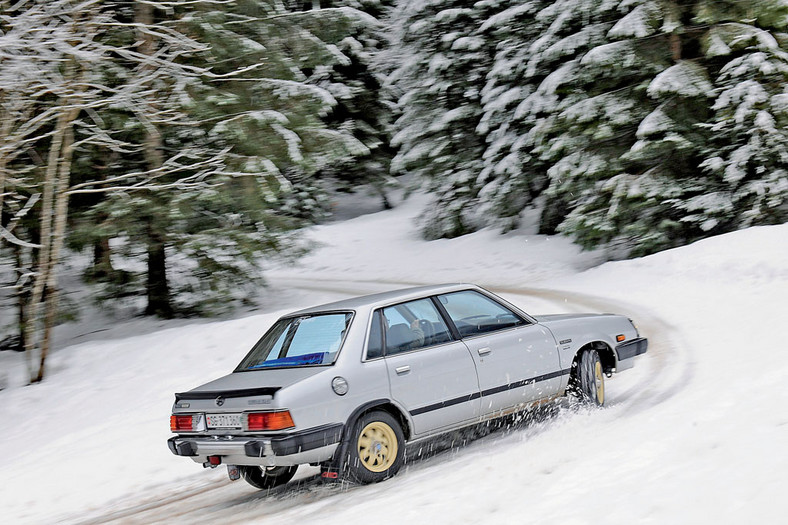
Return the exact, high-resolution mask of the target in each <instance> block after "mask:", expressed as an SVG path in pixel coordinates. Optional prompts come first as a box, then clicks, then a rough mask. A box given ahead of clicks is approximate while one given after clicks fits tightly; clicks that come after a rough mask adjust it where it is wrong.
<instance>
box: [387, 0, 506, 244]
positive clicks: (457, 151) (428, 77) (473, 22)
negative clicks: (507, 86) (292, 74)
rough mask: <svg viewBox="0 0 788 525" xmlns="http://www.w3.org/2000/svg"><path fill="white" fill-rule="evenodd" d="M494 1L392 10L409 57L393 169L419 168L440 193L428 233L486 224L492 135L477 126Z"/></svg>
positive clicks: (400, 72) (400, 77)
mask: <svg viewBox="0 0 788 525" xmlns="http://www.w3.org/2000/svg"><path fill="white" fill-rule="evenodd" d="M489 4H490V3H488V2H477V3H474V4H470V5H469V4H468V3H467V2H460V1H456V0H443V1H436V2H421V1H416V0H412V1H405V2H403V3H402V4H401V5H400V6H399V7H398V8H397V10H396V11H395V13H394V14H393V15H392V20H391V24H392V25H393V27H395V28H397V29H398V34H397V35H396V36H395V42H396V44H395V45H397V46H398V48H399V53H400V54H401V56H402V57H403V60H404V61H403V63H402V64H401V65H400V66H399V68H398V69H397V70H396V71H395V72H394V73H393V75H392V78H393V82H394V84H395V86H396V88H397V89H399V90H401V92H402V93H403V94H402V96H401V97H400V98H399V108H400V111H401V115H400V117H399V118H398V120H397V122H396V124H395V127H396V134H395V136H394V144H395V145H396V146H399V147H400V150H399V152H398V153H397V155H396V156H395V158H394V161H393V163H392V170H393V171H394V172H395V173H399V172H409V173H413V174H414V175H415V176H416V177H417V178H418V179H420V180H422V181H424V184H425V185H426V187H427V188H428V189H429V190H430V191H432V192H434V193H435V202H434V203H433V205H431V206H430V207H429V209H428V211H427V212H425V215H424V217H422V219H423V225H422V229H423V233H424V234H425V235H426V236H427V237H428V238H438V237H453V236H457V235H462V234H464V233H467V232H469V231H471V230H473V229H475V228H477V227H479V226H480V225H481V224H483V221H482V219H481V217H479V215H478V206H477V202H478V195H479V190H480V183H481V181H480V180H479V177H480V174H481V172H482V170H483V168H484V165H483V160H482V158H483V155H484V150H485V139H484V137H483V136H482V135H480V134H479V132H478V131H477V127H478V125H479V123H480V120H481V118H482V114H483V110H482V94H481V90H482V88H483V86H484V82H485V75H486V73H487V70H488V68H489V65H490V62H491V59H492V54H493V47H494V42H490V41H489V40H487V39H486V38H485V37H484V35H483V34H481V33H480V32H479V28H480V25H481V24H482V22H483V21H484V20H486V19H487V18H489V16H488V10H489V9H491V7H490V5H489Z"/></svg>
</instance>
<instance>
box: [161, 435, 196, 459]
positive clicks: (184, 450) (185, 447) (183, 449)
mask: <svg viewBox="0 0 788 525" xmlns="http://www.w3.org/2000/svg"><path fill="white" fill-rule="evenodd" d="M176 439H178V438H174V437H171V438H170V439H168V440H167V446H168V447H170V452H172V453H173V454H175V455H176V456H196V455H197V453H196V452H195V451H194V447H192V444H191V443H190V442H188V441H181V442H180V443H178V442H176V441H175V440H176Z"/></svg>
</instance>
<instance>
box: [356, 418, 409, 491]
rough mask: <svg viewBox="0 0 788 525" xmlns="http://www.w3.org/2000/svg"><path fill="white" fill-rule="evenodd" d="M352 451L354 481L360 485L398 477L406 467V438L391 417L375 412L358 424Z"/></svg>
mask: <svg viewBox="0 0 788 525" xmlns="http://www.w3.org/2000/svg"><path fill="white" fill-rule="evenodd" d="M348 448H349V450H348V458H347V471H348V474H350V477H351V478H352V479H354V480H355V481H357V482H359V483H377V482H378V481H383V480H384V479H387V478H390V477H391V476H393V475H394V474H396V473H397V471H398V470H399V469H400V467H401V466H402V462H403V458H404V455H405V437H404V435H403V433H402V427H401V426H400V424H399V422H398V421H397V420H396V419H394V417H392V416H391V414H389V413H387V412H382V411H374V412H369V413H368V414H365V415H364V416H362V417H361V419H359V420H358V422H357V423H356V426H355V428H354V431H353V438H352V440H351V442H350V446H349V447H348Z"/></svg>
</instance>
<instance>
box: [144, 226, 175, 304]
mask: <svg viewBox="0 0 788 525" xmlns="http://www.w3.org/2000/svg"><path fill="white" fill-rule="evenodd" d="M147 289H148V290H147V291H148V306H147V308H146V309H145V314H146V315H158V316H160V317H164V318H170V317H172V314H173V312H172V303H171V301H170V287H169V284H168V282H167V256H166V245H165V243H164V239H163V238H162V236H161V235H159V234H158V233H157V232H156V231H155V230H154V229H153V228H152V227H149V228H148V286H147Z"/></svg>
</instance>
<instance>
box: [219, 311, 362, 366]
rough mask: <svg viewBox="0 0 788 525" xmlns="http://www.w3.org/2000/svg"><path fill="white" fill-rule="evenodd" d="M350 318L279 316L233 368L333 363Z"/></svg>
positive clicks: (344, 315)
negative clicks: (236, 366) (281, 317)
mask: <svg viewBox="0 0 788 525" xmlns="http://www.w3.org/2000/svg"><path fill="white" fill-rule="evenodd" d="M352 317H353V314H352V313H349V312H342V313H330V314H316V315H304V316H301V317H289V318H285V319H280V320H279V321H277V322H276V324H275V325H274V326H273V327H271V329H270V330H268V332H266V334H265V335H264V336H263V337H262V339H260V340H259V341H258V342H257V344H256V345H254V348H252V350H251V352H249V354H248V355H247V356H246V357H245V358H244V360H243V361H241V364H240V365H238V368H236V369H235V371H236V372H241V371H244V370H260V369H263V368H292V367H300V366H318V365H330V364H333V362H334V360H335V359H336V356H337V354H338V353H339V348H340V347H341V346H342V341H343V340H344V339H345V333H346V332H347V328H348V326H349V325H350V320H351V318H352Z"/></svg>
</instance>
